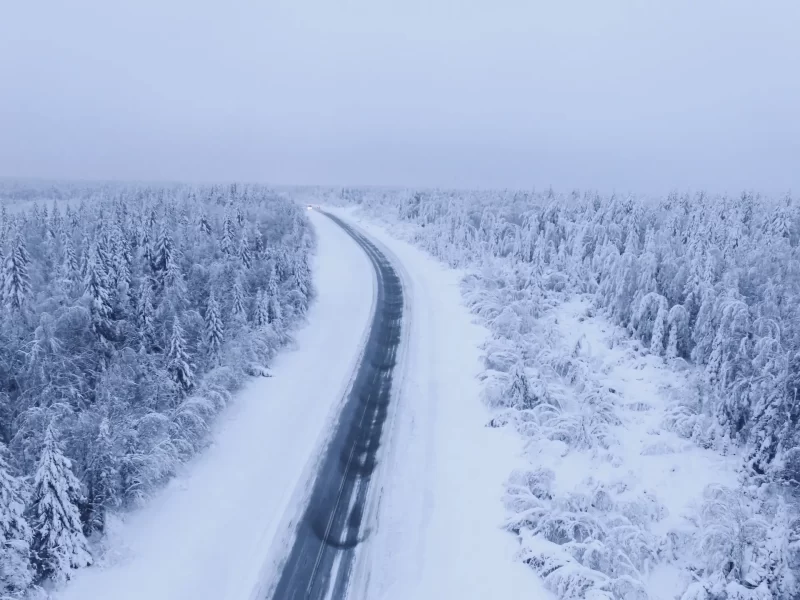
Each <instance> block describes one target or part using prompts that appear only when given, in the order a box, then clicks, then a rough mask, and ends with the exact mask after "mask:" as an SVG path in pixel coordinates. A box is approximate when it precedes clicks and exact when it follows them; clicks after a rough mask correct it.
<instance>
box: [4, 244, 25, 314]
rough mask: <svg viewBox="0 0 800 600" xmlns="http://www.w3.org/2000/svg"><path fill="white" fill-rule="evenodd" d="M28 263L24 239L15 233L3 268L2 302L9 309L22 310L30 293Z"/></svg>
mask: <svg viewBox="0 0 800 600" xmlns="http://www.w3.org/2000/svg"><path fill="white" fill-rule="evenodd" d="M29 263H30V256H29V255H28V251H27V249H26V247H25V240H24V239H23V238H22V235H21V234H19V233H17V235H16V236H15V237H14V242H13V243H12V246H11V250H10V252H9V253H8V256H7V257H6V259H5V268H4V269H3V303H4V305H5V306H6V309H7V310H9V311H21V310H23V308H24V306H25V303H26V301H27V299H28V296H29V295H30V292H31V282H30V277H29V275H28V264H29Z"/></svg>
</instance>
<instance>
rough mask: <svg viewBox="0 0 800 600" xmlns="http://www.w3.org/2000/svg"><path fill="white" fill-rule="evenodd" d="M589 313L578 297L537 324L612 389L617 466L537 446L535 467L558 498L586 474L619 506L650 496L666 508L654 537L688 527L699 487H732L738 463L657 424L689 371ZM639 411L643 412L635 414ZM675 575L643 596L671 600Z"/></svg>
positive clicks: (663, 573)
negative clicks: (550, 479)
mask: <svg viewBox="0 0 800 600" xmlns="http://www.w3.org/2000/svg"><path fill="white" fill-rule="evenodd" d="M590 307H591V302H590V301H589V299H588V298H585V297H584V298H582V297H577V298H574V299H572V300H570V301H567V302H564V303H563V304H561V305H560V306H558V307H557V308H556V309H554V310H553V311H552V312H551V313H550V314H548V315H546V316H545V317H543V320H544V321H545V323H546V326H550V327H554V328H555V331H556V332H557V335H556V336H555V337H556V338H557V339H559V340H560V343H561V346H562V351H564V352H565V353H567V354H569V353H571V352H572V351H573V350H574V349H575V347H576V345H578V344H580V349H579V351H578V355H579V356H582V357H583V358H585V359H587V360H588V361H589V362H590V364H591V365H592V366H593V369H592V377H594V378H596V379H598V380H599V382H600V383H601V384H602V385H603V386H605V387H607V388H609V389H613V390H614V395H615V396H616V398H617V402H616V406H617V415H618V416H619V417H620V419H621V424H620V425H617V426H612V437H613V438H614V439H615V440H616V443H615V444H614V445H613V446H612V448H611V451H612V452H613V453H614V454H615V455H616V456H617V457H618V462H616V463H612V462H608V461H600V460H597V457H595V456H593V455H592V454H590V453H588V452H570V453H569V454H567V455H566V456H561V454H560V452H558V451H553V450H554V449H553V447H552V446H551V447H548V446H547V445H544V444H543V445H542V446H541V448H540V449H539V451H538V452H537V453H536V457H535V459H534V462H535V463H538V464H546V465H547V466H548V467H550V468H551V469H553V471H555V473H556V480H555V490H556V491H557V492H558V493H559V494H564V493H568V492H571V491H575V489H576V488H577V487H578V486H579V484H580V483H581V481H582V480H583V479H585V478H586V477H587V476H588V475H591V476H592V477H594V478H595V479H596V480H597V481H600V482H605V483H606V484H614V483H617V482H623V483H624V484H625V491H624V492H622V493H621V494H619V495H617V496H616V500H618V501H626V500H635V499H637V498H641V497H648V496H649V497H650V498H651V499H653V500H654V501H657V503H658V504H660V505H662V506H663V508H664V509H665V513H664V515H663V518H660V519H658V520H654V522H652V523H651V524H650V530H651V531H652V532H653V533H654V534H656V535H658V536H659V537H663V536H665V535H666V534H667V533H668V532H669V531H671V530H680V529H686V528H688V527H691V524H690V522H689V521H688V520H687V519H688V518H690V517H691V516H692V515H693V514H694V513H695V511H696V508H697V506H698V505H699V504H700V503H701V502H702V500H703V490H704V489H705V488H706V486H708V485H711V484H719V485H724V486H727V487H730V488H735V487H737V467H738V465H739V464H740V462H741V460H740V459H739V458H738V456H736V455H735V454H734V455H728V456H723V455H721V454H719V453H718V452H716V451H714V450H706V449H703V448H701V447H699V446H697V445H696V444H694V443H692V442H691V441H689V440H686V439H683V438H681V437H679V436H678V435H677V434H676V433H674V432H672V431H669V430H668V429H665V428H664V427H663V426H662V421H663V420H664V417H665V412H666V410H667V407H668V405H669V402H670V400H671V399H672V398H678V397H686V396H687V395H688V394H689V393H690V387H691V384H692V376H693V374H694V370H693V369H687V368H684V369H682V370H681V369H679V368H677V367H678V365H680V364H681V362H680V361H677V362H672V363H669V362H667V361H665V360H664V359H663V358H660V357H657V356H653V355H651V354H649V353H648V352H647V351H645V350H643V349H642V344H641V343H640V342H637V341H635V340H631V339H630V338H629V336H628V335H627V334H626V333H625V332H624V331H623V330H622V329H621V328H619V327H617V326H616V325H614V324H612V323H610V322H609V321H608V320H607V319H605V318H604V317H602V316H590V315H591V314H592V312H593V311H590V310H589V309H590ZM644 407H647V410H641V409H642V408H644ZM680 571H681V569H680V565H678V564H676V563H673V564H661V565H659V566H658V568H656V569H654V570H653V572H652V573H650V576H649V578H648V581H647V582H646V584H647V591H648V593H649V595H650V598H652V600H672V598H674V597H675V594H676V593H677V592H679V591H680V590H682V589H684V588H685V587H686V585H688V583H689V581H688V580H687V581H682V582H681V579H680V577H681V573H680ZM684 576H685V573H684Z"/></svg>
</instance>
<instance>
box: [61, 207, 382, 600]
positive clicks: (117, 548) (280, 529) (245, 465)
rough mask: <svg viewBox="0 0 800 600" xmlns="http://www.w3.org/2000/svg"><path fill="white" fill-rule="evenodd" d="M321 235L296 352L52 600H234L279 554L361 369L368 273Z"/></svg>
mask: <svg viewBox="0 0 800 600" xmlns="http://www.w3.org/2000/svg"><path fill="white" fill-rule="evenodd" d="M309 218H311V219H312V221H313V224H314V226H315V229H316V231H317V234H318V244H319V246H318V255H317V258H316V259H315V263H314V267H313V268H314V274H315V281H316V285H317V294H318V295H317V299H316V301H315V302H314V304H313V305H312V307H311V309H310V311H309V314H308V324H307V325H306V326H305V327H304V328H303V329H301V330H300V331H298V332H297V335H296V345H295V346H296V347H295V349H293V350H287V351H284V352H283V353H281V354H280V355H279V356H278V357H277V358H276V360H275V362H274V363H273V369H272V373H273V377H271V378H262V379H257V380H254V381H252V382H251V383H250V384H249V385H248V386H247V387H246V388H245V389H244V390H243V391H242V392H241V393H240V394H239V395H238V397H237V398H236V400H235V402H233V403H232V405H231V406H230V407H229V408H228V409H226V412H225V413H223V414H222V415H220V419H219V421H218V429H217V431H216V433H215V443H214V445H213V446H212V447H211V448H209V449H208V450H207V451H206V452H205V453H203V454H202V455H201V456H200V457H198V458H197V459H196V460H194V461H193V462H192V463H190V464H189V465H187V467H186V469H185V472H184V473H182V474H181V475H180V476H179V477H177V478H176V479H175V480H173V482H172V483H171V484H170V485H169V486H168V487H167V488H166V489H165V490H163V492H162V493H160V494H158V495H157V496H156V497H155V498H153V499H152V500H151V501H150V502H149V503H148V504H147V505H146V506H145V507H143V508H142V509H139V510H137V511H135V512H133V513H130V514H127V515H123V516H122V518H121V519H120V522H119V523H117V524H116V525H115V526H114V527H113V532H112V534H111V536H110V538H109V539H108V540H107V541H106V542H105V545H106V546H107V547H108V548H109V552H108V555H107V557H106V559H105V561H104V562H105V564H104V565H103V566H97V567H92V568H90V569H84V570H82V571H79V572H78V573H76V575H75V576H74V579H73V580H72V581H70V582H69V584H67V586H66V587H65V588H64V589H63V590H61V591H59V592H57V593H56V595H55V597H56V598H57V599H58V600H93V599H95V598H96V599H106V598H114V600H134V599H136V600H142V599H147V600H161V599H164V600H179V599H183V598H186V599H188V598H191V599H192V600H205V599H208V600H225V599H230V600H234V599H235V600H242V599H244V598H249V597H254V596H255V594H256V593H257V591H258V589H259V585H260V584H261V582H262V581H263V580H265V579H266V578H269V577H271V575H272V571H273V570H274V565H275V561H276V560H278V559H279V558H280V556H281V555H282V553H284V552H285V544H286V543H287V538H288V537H289V536H288V535H287V532H288V531H289V530H290V529H289V524H290V522H291V520H292V519H293V518H294V517H296V515H297V510H298V508H299V507H302V505H303V504H304V503H303V501H302V500H303V498H302V493H303V492H304V490H305V489H306V484H307V482H308V478H309V476H310V475H311V474H312V473H313V469H314V458H315V457H316V456H317V455H318V454H319V448H320V446H321V444H322V443H323V442H324V439H325V435H326V433H327V432H328V431H329V430H330V424H331V423H332V418H333V417H334V415H335V412H336V409H337V406H338V404H339V401H340V400H341V399H342V397H343V393H344V391H345V390H346V388H347V386H348V384H349V377H350V375H351V374H352V372H353V369H354V367H355V365H356V364H357V361H358V358H359V354H360V350H361V347H362V345H363V341H364V335H365V333H366V331H367V327H368V323H369V318H370V313H371V303H372V301H373V295H372V294H371V293H370V292H369V290H371V289H374V274H373V271H372V267H371V265H370V263H369V261H368V259H367V257H366V256H365V255H364V253H363V252H362V251H361V250H360V249H359V248H358V246H356V244H355V243H353V242H352V241H351V240H350V239H349V238H348V237H347V235H346V234H345V233H344V232H343V231H342V230H341V229H339V227H338V226H336V225H334V224H333V223H332V222H331V221H330V220H328V219H327V218H325V217H323V216H322V215H319V214H317V213H315V212H314V211H312V212H310V213H309Z"/></svg>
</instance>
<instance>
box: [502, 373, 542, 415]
mask: <svg viewBox="0 0 800 600" xmlns="http://www.w3.org/2000/svg"><path fill="white" fill-rule="evenodd" d="M506 403H507V404H508V405H509V406H512V407H514V408H518V409H520V410H530V409H531V408H533V407H534V406H535V404H536V402H535V400H534V397H533V394H532V393H531V390H530V385H529V383H528V376H527V375H526V374H525V365H523V364H522V362H517V363H515V364H514V366H513V367H512V369H511V371H510V372H509V374H508V391H507V392H506Z"/></svg>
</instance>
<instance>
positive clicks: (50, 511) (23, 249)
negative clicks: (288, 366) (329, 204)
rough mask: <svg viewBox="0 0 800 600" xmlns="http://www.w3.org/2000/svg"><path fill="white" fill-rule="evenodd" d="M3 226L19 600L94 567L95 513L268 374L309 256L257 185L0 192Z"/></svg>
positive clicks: (9, 543) (1, 359)
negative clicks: (252, 381)
mask: <svg viewBox="0 0 800 600" xmlns="http://www.w3.org/2000/svg"><path fill="white" fill-rule="evenodd" d="M0 211H1V212H0V265H2V272H1V273H0V298H1V300H2V313H1V314H0V535H2V537H0V598H17V597H22V596H23V595H24V594H26V593H31V594H33V595H35V594H36V593H37V590H39V591H40V590H41V588H40V587H39V586H40V585H47V582H54V583H59V582H63V581H64V580H66V579H68V578H69V577H70V575H71V573H72V572H73V570H74V569H76V568H81V567H85V566H88V565H90V564H92V562H93V560H94V559H95V557H94V556H93V553H95V552H96V551H97V548H99V547H100V546H99V544H98V541H99V540H101V539H102V536H103V533H104V528H105V525H106V519H107V515H108V514H110V513H111V512H114V511H121V510H125V509H128V508H131V507H135V506H137V505H139V504H140V503H142V502H143V501H144V500H145V499H147V498H148V497H149V496H150V495H151V494H152V493H153V492H155V491H156V490H158V489H159V488H160V487H161V486H163V485H164V483H165V482H167V481H168V480H169V479H170V477H172V476H173V475H174V474H175V472H176V470H177V469H178V468H179V467H180V465H181V464H182V463H184V462H186V461H187V460H188V459H190V458H191V457H192V456H193V455H195V454H196V453H197V452H198V451H200V450H201V449H202V448H204V446H205V445H206V444H207V443H208V441H209V439H208V438H209V432H210V428H211V427H212V425H213V423H214V418H215V416H216V415H217V414H219V412H220V411H221V410H222V409H223V408H224V407H225V406H226V404H227V403H228V402H229V400H230V399H231V397H232V394H233V393H234V392H235V391H236V390H237V389H238V388H239V387H240V386H241V385H242V384H243V383H244V382H245V381H246V380H247V379H248V378H249V377H253V376H270V373H269V369H268V367H269V365H270V362H271V360H272V358H273V356H274V355H275V353H276V352H277V351H278V350H279V349H280V348H281V347H282V346H284V345H285V344H286V343H287V341H288V340H289V339H290V337H289V336H290V333H291V331H292V328H293V327H295V325H296V324H297V323H298V322H300V321H301V320H302V319H303V316H304V314H305V312H306V310H307V307H308V304H309V301H310V300H311V299H312V297H313V284H312V281H311V273H310V269H309V256H310V253H311V252H312V251H313V248H314V246H315V241H314V236H313V232H312V230H311V228H310V225H309V223H308V220H307V219H306V217H305V215H304V214H303V212H302V211H301V210H300V208H299V207H298V206H297V205H295V204H294V203H292V202H290V201H287V200H285V199H283V198H281V197H279V196H277V195H276V194H275V193H274V192H272V191H270V190H269V189H268V188H266V187H263V186H257V185H236V184H231V185H225V186H219V185H215V186H206V187H199V186H195V187H192V186H184V185H133V184H131V185H128V184H101V183H97V184H79V183H63V184H49V183H38V182H21V183H20V182H0ZM265 401H268V399H265Z"/></svg>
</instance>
